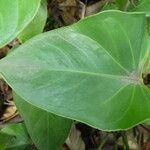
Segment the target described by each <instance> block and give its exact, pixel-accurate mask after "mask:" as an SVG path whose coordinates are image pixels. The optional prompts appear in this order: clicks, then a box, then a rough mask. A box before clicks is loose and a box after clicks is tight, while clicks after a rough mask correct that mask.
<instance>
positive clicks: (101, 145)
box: [97, 133, 108, 150]
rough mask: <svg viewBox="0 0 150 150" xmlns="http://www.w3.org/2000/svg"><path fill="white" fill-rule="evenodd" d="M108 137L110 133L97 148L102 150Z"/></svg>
mask: <svg viewBox="0 0 150 150" xmlns="http://www.w3.org/2000/svg"><path fill="white" fill-rule="evenodd" d="M107 139H108V133H107V134H106V135H105V137H104V138H103V140H102V142H101V144H100V146H99V148H98V149H97V150H102V148H103V146H104V144H105V143H106V141H107Z"/></svg>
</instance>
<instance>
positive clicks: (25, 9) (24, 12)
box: [0, 0, 40, 47]
mask: <svg viewBox="0 0 150 150" xmlns="http://www.w3.org/2000/svg"><path fill="white" fill-rule="evenodd" d="M39 6H40V0H13V1H12V0H0V47H2V46H4V45H6V44H7V43H9V42H10V41H11V40H13V39H14V38H15V37H17V35H18V34H19V33H20V32H21V31H22V30H23V29H24V28H25V27H26V26H27V25H28V24H29V23H30V22H31V21H32V19H33V18H34V16H35V15H36V13H37V11H38V8H39Z"/></svg>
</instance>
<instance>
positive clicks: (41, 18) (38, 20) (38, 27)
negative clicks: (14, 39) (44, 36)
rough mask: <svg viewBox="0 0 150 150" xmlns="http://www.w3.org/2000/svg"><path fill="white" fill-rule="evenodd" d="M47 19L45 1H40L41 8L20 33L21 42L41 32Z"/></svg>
mask: <svg viewBox="0 0 150 150" xmlns="http://www.w3.org/2000/svg"><path fill="white" fill-rule="evenodd" d="M46 18H47V1H46V0H42V2H41V6H40V8H39V10H38V12H37V14H36V16H35V17H34V19H33V20H32V21H31V23H30V24H29V25H28V26H27V27H26V28H25V29H24V30H23V31H22V32H21V33H20V35H19V39H20V40H21V41H22V42H25V41H26V40H28V39H30V38H32V37H33V36H35V35H37V34H40V33H42V32H43V29H44V26H45V23H46Z"/></svg>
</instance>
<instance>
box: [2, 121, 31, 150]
mask: <svg viewBox="0 0 150 150" xmlns="http://www.w3.org/2000/svg"><path fill="white" fill-rule="evenodd" d="M30 144H31V140H30V138H29V136H28V133H27V130H26V128H25V125H24V124H23V123H19V124H11V125H8V126H6V127H4V128H2V129H1V130H0V149H1V150H18V149H19V150H25V149H26V148H27V147H28V146H29V145H30Z"/></svg>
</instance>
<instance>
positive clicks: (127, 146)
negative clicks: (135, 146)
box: [122, 131, 130, 150]
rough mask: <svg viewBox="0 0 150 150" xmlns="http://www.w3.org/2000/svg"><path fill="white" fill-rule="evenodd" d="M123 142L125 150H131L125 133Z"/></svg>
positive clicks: (123, 133)
mask: <svg viewBox="0 0 150 150" xmlns="http://www.w3.org/2000/svg"><path fill="white" fill-rule="evenodd" d="M122 140H123V143H124V145H125V150H130V148H129V144H128V138H127V135H126V132H125V131H123V132H122Z"/></svg>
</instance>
